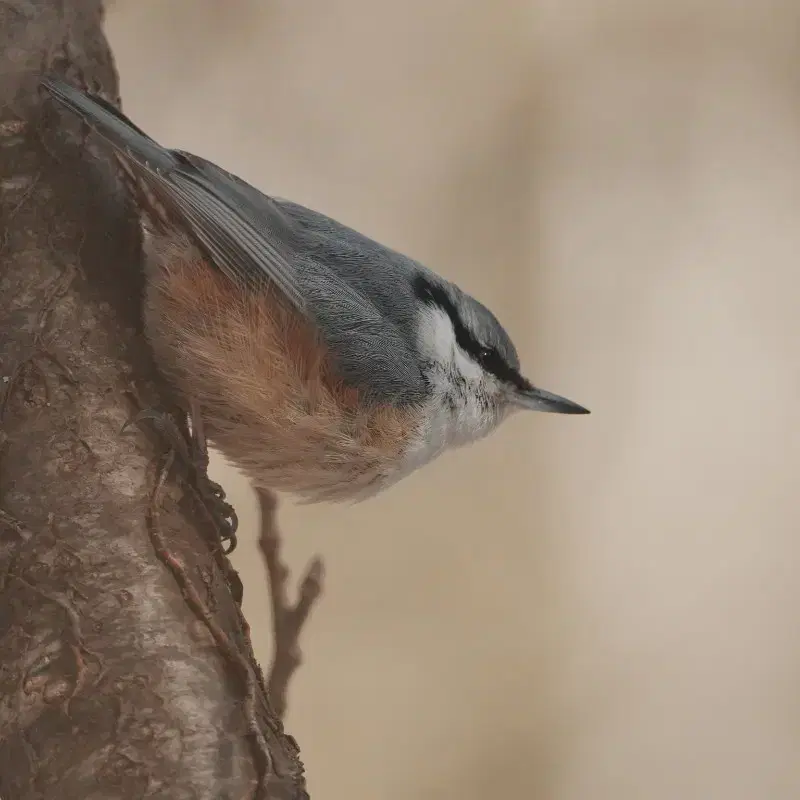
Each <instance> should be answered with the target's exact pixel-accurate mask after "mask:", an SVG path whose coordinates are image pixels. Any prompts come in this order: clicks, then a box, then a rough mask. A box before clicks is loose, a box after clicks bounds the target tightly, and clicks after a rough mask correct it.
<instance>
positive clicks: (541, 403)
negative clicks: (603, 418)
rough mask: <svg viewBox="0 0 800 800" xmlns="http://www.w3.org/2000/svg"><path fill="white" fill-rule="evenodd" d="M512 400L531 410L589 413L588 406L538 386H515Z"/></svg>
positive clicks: (517, 404)
mask: <svg viewBox="0 0 800 800" xmlns="http://www.w3.org/2000/svg"><path fill="white" fill-rule="evenodd" d="M509 399H510V401H511V403H512V404H513V405H515V406H517V407H518V408H526V409H528V410H530V411H548V412H550V413H551V414H589V413H590V411H589V409H588V408H584V407H583V406H579V405H578V404H577V403H573V402H572V400H567V398H566V397H560V396H559V395H557V394H553V393H552V392H547V391H545V390H544V389H538V388H537V387H536V386H533V385H530V384H529V385H528V386H527V387H524V388H519V387H515V388H514V390H513V392H512V393H511V396H510V398H509Z"/></svg>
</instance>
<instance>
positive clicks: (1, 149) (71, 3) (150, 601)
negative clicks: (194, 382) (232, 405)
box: [0, 0, 307, 800]
mask: <svg viewBox="0 0 800 800" xmlns="http://www.w3.org/2000/svg"><path fill="white" fill-rule="evenodd" d="M101 24H102V9H101V4H100V2H99V0H0V64H1V65H2V68H1V69H0V184H1V186H2V194H1V195H0V381H2V383H0V637H2V638H0V797H2V798H3V800H20V799H21V798H34V797H35V798H43V797H58V798H61V799H63V800H73V798H74V800H88V799H89V798H103V800H110V798H156V797H169V798H171V800H178V799H179V798H237V799H238V798H244V797H269V798H302V797H306V796H307V794H306V791H305V784H304V778H303V769H302V765H301V763H300V760H299V757H298V752H297V748H296V745H295V743H294V740H293V739H292V738H291V737H289V736H287V735H285V734H284V733H283V730H282V726H281V723H280V721H279V720H278V718H277V717H276V715H275V714H274V713H273V711H272V710H271V709H270V708H269V704H268V702H267V700H266V691H265V688H264V681H263V677H262V674H261V672H260V670H259V668H258V666H257V665H256V663H255V660H254V658H253V654H252V649H251V647H250V642H249V637H248V628H247V625H246V623H245V621H244V619H243V618H242V616H241V613H240V610H239V606H238V605H237V603H236V602H235V601H234V599H233V597H232V595H231V590H230V583H231V581H232V580H233V577H234V576H233V575H232V574H231V569H230V567H229V565H228V562H227V559H226V558H225V557H224V555H223V554H222V553H221V552H220V549H219V547H218V545H217V544H216V542H215V540H214V538H213V536H211V535H210V531H209V530H208V528H209V526H208V524H207V518H206V517H204V516H203V513H202V507H201V506H200V505H199V504H198V503H196V502H195V501H194V495H193V492H192V488H191V486H190V485H189V483H188V482H187V481H184V480H182V479H181V476H180V470H179V469H178V468H177V465H175V464H172V463H171V462H173V461H174V459H172V458H170V457H169V455H168V454H165V453H164V445H163V444H162V443H161V442H160V441H158V439H157V437H153V436H152V435H150V436H148V435H147V433H146V432H144V431H142V430H141V429H140V428H138V427H136V426H131V427H129V428H128V429H127V430H125V432H123V428H124V427H125V424H126V422H128V421H129V420H130V419H131V418H132V417H134V416H135V415H136V413H137V411H138V410H140V409H141V408H144V407H154V406H155V407H160V408H165V407H166V408H170V406H169V402H168V397H167V396H166V394H165V392H164V388H163V387H162V386H161V385H160V382H159V378H158V376H157V373H156V372H155V370H154V368H153V365H152V363H151V361H150V355H149V350H148V348H147V346H146V343H145V341H144V338H143V336H142V331H141V327H140V322H139V319H140V315H139V298H140V295H141V289H142V273H141V266H140V242H139V233H138V227H137V225H136V222H135V219H134V216H133V213H132V210H131V208H130V206H129V205H128V200H127V199H126V195H125V194H124V193H123V191H122V188H121V186H120V184H119V182H118V180H117V178H116V175H115V172H114V170H113V169H112V167H111V165H110V163H109V161H108V160H107V159H106V158H105V157H104V156H102V155H101V151H100V150H99V149H98V148H97V146H96V143H95V142H94V141H93V140H92V139H88V140H87V139H86V136H85V132H84V131H82V129H81V128H80V125H79V124H78V123H77V122H74V121H69V120H67V118H66V117H65V116H64V115H62V114H60V113H57V112H56V110H55V108H54V107H53V104H52V103H51V102H50V101H47V100H45V98H44V95H43V94H41V93H40V92H39V91H38V90H37V82H38V78H39V76H40V75H41V74H42V72H43V71H49V70H52V71H54V72H58V73H62V74H64V73H66V74H72V75H77V74H80V75H82V77H83V79H84V80H85V81H87V82H97V83H99V84H100V85H101V86H102V87H103V89H104V90H105V91H106V92H110V93H111V94H112V95H115V94H116V87H117V83H116V76H115V73H114V68H113V63H112V56H111V53H110V52H109V49H108V46H107V44H106V41H105V38H104V36H103V34H102V30H101Z"/></svg>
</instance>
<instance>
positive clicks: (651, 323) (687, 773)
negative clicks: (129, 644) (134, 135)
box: [108, 0, 800, 800]
mask: <svg viewBox="0 0 800 800" xmlns="http://www.w3.org/2000/svg"><path fill="white" fill-rule="evenodd" d="M799 22H800V6H798V5H797V4H796V3H789V2H783V3H782V2H779V0H773V1H772V2H770V0H761V2H759V3H755V2H747V3H746V2H727V3H723V2H721V0H706V2H699V1H696V2H691V1H690V0H675V2H673V3H670V4H663V3H662V4H645V3H636V2H633V0H621V1H620V2H611V0H605V1H602V0H597V1H596V2H592V0H539V1H538V2H537V0H527V2H526V0H494V2H492V3H487V2H483V0H439V2H434V3H431V2H427V0H408V2H405V3H397V2H387V0H325V2H313V3H308V2H306V3H302V2H297V0H227V2H224V3H223V2H214V1H213V0H170V1H169V2H168V3H167V2H163V0H136V2H133V1H132V0H120V1H119V2H118V3H116V4H115V5H114V7H113V10H112V12H111V14H110V15H109V20H108V29H109V32H110V35H111V39H112V43H113V46H114V49H115V52H116V55H117V58H118V62H119V68H120V72H121V76H122V93H123V97H124V101H125V107H126V109H127V111H128V112H129V113H131V114H132V115H133V116H134V117H135V119H136V120H137V121H138V122H140V123H141V124H142V125H143V126H144V127H146V128H147V129H148V130H149V131H150V132H152V133H153V134H154V135H156V136H158V137H161V138H162V139H163V140H164V142H165V143H167V144H173V145H175V146H179V147H182V148H185V149H189V150H194V151H196V152H198V153H201V154H203V155H205V156H207V157H210V158H212V159H214V160H217V161H218V162H220V163H221V164H222V165H224V166H225V167H227V168H229V169H231V170H233V171H234V172H237V173H239V174H241V175H243V176H245V177H246V178H248V179H249V180H250V181H252V182H253V183H255V184H256V185H258V186H259V187H260V188H262V189H264V190H266V191H269V192H273V193H276V194H279V195H283V196H287V197H291V198H293V199H295V200H297V201H299V202H303V203H306V204H308V205H311V206H312V207H316V208H318V209H320V210H322V211H326V212H328V213H331V214H333V215H334V216H337V217H339V218H340V219H341V220H342V221H345V222H347V223H350V224H352V225H354V226H356V227H358V228H360V229H362V230H363V231H365V232H366V233H369V234H371V235H373V236H374V237H376V238H379V239H381V240H383V241H385V242H386V243H387V244H391V245H393V246H395V247H398V248H400V249H402V250H405V251H406V252H408V253H409V254H411V255H414V256H416V257H418V258H420V259H421V260H424V261H426V262H428V263H430V264H431V265H432V266H435V267H436V268H437V269H438V270H439V271H441V272H442V273H443V274H445V275H447V276H449V277H451V278H453V279H455V280H457V281H458V282H460V283H461V284H462V285H463V286H464V288H466V289H467V290H469V291H472V292H473V293H475V294H477V295H478V296H480V297H481V298H482V299H484V300H485V301H486V302H487V303H488V304H489V305H490V306H492V307H493V308H494V309H495V310H496V311H497V312H498V314H499V316H501V318H502V319H503V320H504V322H505V323H506V324H507V327H508V328H509V329H510V330H511V331H512V333H513V334H514V336H515V338H516V340H517V343H518V345H519V347H520V350H521V352H522V354H523V359H524V362H525V364H526V366H527V367H528V371H529V372H530V374H531V376H532V377H533V378H534V379H535V380H536V381H538V382H540V383H541V384H542V385H544V386H545V387H547V388H550V389H552V390H554V391H557V392H561V393H564V394H566V395H567V396H569V397H572V398H574V399H575V400H577V401H579V402H582V403H585V404H586V405H588V406H589V407H590V408H591V409H592V411H593V414H592V416H590V417H585V418H570V417H557V416H544V415H542V416H535V415H529V416H525V417H522V416H520V417H517V418H515V419H513V421H511V422H510V423H508V424H507V425H506V426H505V428H504V429H503V430H502V431H501V432H500V433H498V434H497V435H496V436H494V437H493V438H492V439H491V440H488V441H486V442H484V443H481V444H480V445H478V446H475V447H473V448H471V449H469V450H467V451H462V452H460V453H456V454H452V455H450V456H449V457H445V458H443V459H442V460H440V461H439V462H438V463H436V464H435V465H433V466H432V467H429V468H428V469H427V470H426V471H424V472H422V473H421V474H418V475H417V476H415V477H413V478H411V479H409V480H408V481H406V482H405V483H404V484H402V485H401V486H399V487H397V488H396V489H395V490H394V491H392V492H391V493H389V494H387V495H386V496H385V497H382V498H380V499H377V500H375V501H373V502H370V503H367V504H364V505H361V506H356V507H353V508H345V507H342V508H338V507H336V508H293V507H290V506H288V505H285V506H284V507H283V511H282V517H281V519H282V524H283V528H284V531H285V532H286V534H287V540H288V543H287V548H288V555H289V557H290V560H291V563H292V564H294V565H296V566H297V568H298V570H299V569H300V568H301V567H302V565H303V564H304V563H305V562H306V561H307V559H308V558H309V556H310V555H311V554H313V553H315V552H321V553H322V554H324V556H325V559H326V562H327V566H328V576H329V577H328V589H327V595H326V597H325V599H324V602H323V603H322V605H321V606H320V607H319V609H318V610H317V612H316V614H315V615H314V617H313V619H312V622H311V624H310V626H309V628H308V630H307V632H306V637H305V642H304V645H305V653H306V656H307V661H306V664H305V665H304V667H303V668H302V670H301V672H300V674H299V675H298V677H297V679H296V681H295V683H294V685H293V688H292V693H291V698H290V705H291V708H290V718H289V721H288V725H289V729H290V730H291V732H292V733H294V734H295V735H296V736H297V738H298V740H299V742H300V744H301V746H302V749H303V754H304V758H305V761H306V765H307V768H308V774H309V780H310V786H311V790H312V794H313V795H314V796H315V797H325V798H328V799H329V800H336V798H367V797H370V798H380V799H381V800H395V798H397V799H398V800H399V799H400V798H403V799H404V800H405V799H406V798H408V797H416V798H423V799H424V798H441V797H454V798H455V797H457V798H460V800H470V799H471V798H475V799H476V800H477V799H478V798H481V800H485V798H487V797H496V796H503V797H527V798H546V799H547V800H550V799H551V798H552V799H553V800H585V799H586V798H592V800H641V798H648V800H674V798H678V797H679V798H697V799H698V800H708V799H709V798H725V800H740V799H741V800H755V799H756V798H770V800H790V799H796V798H798V797H800V755H798V753H799V752H800V692H798V685H799V684H800V627H799V626H798V624H797V616H798V609H797V606H798V604H800V588H798V586H800V582H798V578H797V575H798V571H800V530H799V528H800V526H799V525H798V523H800V511H799V510H798V509H799V508H800V506H799V504H798V501H797V500H796V499H795V497H794V491H795V484H796V482H797V477H798V468H800V433H799V431H800V426H798V421H797V404H798V390H800V366H798V357H797V356H798V341H799V340H800V315H798V313H797V305H798V291H800V263H798V261H799V259H798V254H800V225H798V215H800V181H799V180H798V177H799V176H800V80H799V79H798V77H799V76H800V53H799V52H798V49H797V42H796V31H797V26H798V23H799ZM218 471H219V475H220V476H221V477H222V480H223V481H224V483H225V484H226V485H227V486H229V487H230V493H231V496H232V497H233V499H234V501H235V502H236V503H237V505H238V507H239V510H240V518H241V519H242V533H241V537H242V539H243V541H242V544H241V545H240V548H239V550H238V552H237V554H236V563H237V565H238V567H239V568H240V569H241V570H242V572H243V577H244V581H245V586H246V598H247V602H246V605H247V613H248V616H249V619H250V622H251V624H252V625H253V628H254V635H255V638H256V645H257V647H258V649H259V653H260V655H261V658H262V659H263V661H264V663H265V665H266V664H267V663H268V660H269V655H270V637H269V616H268V615H269V611H268V603H267V596H266V591H265V586H264V582H263V581H264V579H263V575H262V572H261V567H260V563H259V561H258V557H257V554H256V551H255V527H256V520H255V505H254V501H253V498H252V496H251V495H250V492H249V490H248V488H247V487H246V486H245V485H244V483H243V482H242V481H241V480H240V479H238V478H237V477H236V476H235V475H233V474H232V473H231V472H230V471H228V470H226V469H225V468H224V466H219V467H218Z"/></svg>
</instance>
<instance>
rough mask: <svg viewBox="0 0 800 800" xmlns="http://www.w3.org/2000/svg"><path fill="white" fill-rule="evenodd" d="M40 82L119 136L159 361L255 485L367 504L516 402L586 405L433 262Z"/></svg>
mask: <svg viewBox="0 0 800 800" xmlns="http://www.w3.org/2000/svg"><path fill="white" fill-rule="evenodd" d="M43 85H44V86H45V88H46V89H47V90H48V91H49V92H50V93H51V94H52V95H53V96H54V97H55V98H57V99H58V100H59V101H60V102H61V103H62V104H63V105H65V106H66V107H67V108H69V109H71V110H72V111H73V112H74V113H76V114H78V115H79V116H80V117H82V118H83V120H84V121H85V122H86V123H87V124H88V125H89V126H90V127H91V128H93V129H94V130H95V131H96V132H97V133H99V134H100V135H101V136H102V137H103V138H104V139H105V140H107V141H108V143H109V144H110V145H111V146H112V147H113V148H114V151H115V156H116V158H117V160H118V161H119V163H120V165H121V166H122V168H123V170H124V172H125V173H126V176H127V180H128V182H129V184H130V185H132V186H133V188H134V192H135V196H136V199H137V202H138V204H139V206H140V208H141V212H142V221H143V230H144V239H145V251H146V253H147V255H148V267H147V291H146V298H145V304H144V306H145V311H144V314H145V331H146V334H147V336H148V338H149V340H150V343H151V345H152V348H153V350H154V352H155V355H156V358H157V362H158V364H159V367H160V368H161V370H162V371H163V372H164V374H165V375H166V377H167V379H168V380H169V381H170V383H171V384H172V385H173V387H174V388H175V389H176V390H177V392H178V394H179V395H180V396H181V398H182V401H183V402H184V403H185V406H186V408H187V410H188V411H189V412H190V415H191V418H192V424H193V428H196V427H197V426H199V424H200V423H201V422H202V425H203V427H204V428H205V433H206V434H207V435H208V438H209V439H210V441H212V442H213V443H214V444H215V445H216V446H217V447H218V448H219V449H220V450H221V451H222V453H223V454H224V455H225V456H226V457H227V458H228V459H229V460H230V461H231V462H232V463H234V464H235V465H237V466H238V467H240V468H241V469H242V470H243V471H244V472H245V473H246V474H247V475H248V476H249V477H250V478H251V479H252V480H253V481H254V482H255V484H257V485H258V486H261V487H265V488H270V489H277V490H281V491H286V492H289V493H292V494H295V495H297V496H299V497H300V498H302V499H304V500H305V501H308V502H317V501H323V500H331V501H335V500H359V499H363V498H365V497H369V496H371V495H374V494H376V493H378V492H380V491H381V490H383V489H385V488H387V487H388V486H390V485H392V484H394V483H396V482H397V481H399V480H400V479H402V478H403V477H405V476H407V475H408V474H409V473H411V472H413V471H414V470H416V469H417V468H419V467H421V466H423V465H424V464H426V463H428V462H429V461H431V460H432V459H433V458H435V457H436V456H438V455H439V454H440V453H441V452H442V451H444V450H445V449H447V448H450V447H455V446H460V445H464V444H467V443H469V442H473V441H476V440H478V439H480V438H482V437H484V436H486V435H487V434H489V433H490V432H491V431H492V430H494V429H495V428H496V427H497V426H498V425H499V424H500V423H501V422H502V420H503V419H504V418H505V417H507V416H508V414H509V413H510V412H512V411H514V410H515V409H532V410H535V411H552V412H556V413H560V414H586V413H588V411H587V410H586V409H585V408H583V407H581V406H579V405H577V404H576V403H573V402H572V401H570V400H567V399H565V398H563V397H559V396H558V395H554V394H551V393H550V392H547V391H544V390H543V389H539V388H537V387H536V386H534V385H533V384H532V383H530V381H528V380H527V379H526V378H524V377H523V376H522V374H521V373H520V362H519V357H518V355H517V351H516V348H515V347H514V345H513V343H512V342H511V339H510V338H509V336H508V334H507V333H506V331H505V330H504V329H503V327H502V325H500V323H499V322H498V320H497V319H496V318H495V316H494V315H493V314H492V313H491V312H490V311H489V310H488V309H487V308H486V307H485V306H483V305H481V303H479V302H478V301H477V300H475V299H473V298H472V297H470V296H469V295H468V294H466V293H464V292H463V291H461V289H459V288H458V287H457V286H455V285H454V284H452V283H450V282H448V281H446V280H444V279H443V278H441V277H440V276H439V275H437V274H436V273H435V272H432V271H431V270H429V269H427V268H426V267H424V266H423V265H422V264H420V263H418V262H416V261H413V260H412V259H410V258H408V257H406V256H404V255H401V254H400V253H398V252H396V251H394V250H390V249H389V248H387V247H384V246H383V245H380V244H378V243H377V242H375V241H373V240H371V239H369V238H367V237H366V236H363V235H362V234H360V233H358V232H356V231H354V230H352V229H351V228H348V227H346V226H345V225H342V224H340V223H338V222H336V221H335V220H333V219H330V218H329V217H327V216H324V215H323V214H319V213H317V212H315V211H311V210H310V209H308V208H304V207H303V206H301V205H298V204H296V203H292V202H288V201H286V200H281V199H277V198H273V197H267V196H266V195H263V194H262V193H261V192H259V191H258V190H257V189H255V188H253V187H252V186H250V185H249V184H247V183H245V182H244V181H242V180H241V179H240V178H237V177H236V176H235V175H232V174H231V173H229V172H226V171H225V170H223V169H221V168H220V167H218V166H216V165H215V164H213V163H211V162H210V161H206V160H205V159H203V158H200V157H199V156H195V155H192V154H190V153H187V152H183V151H180V150H168V149H166V148H164V147H162V146H161V145H160V144H158V143H157V142H155V141H154V140H153V139H151V138H150V137H149V136H147V135H146V134H145V133H144V132H143V131H141V130H140V129H139V128H137V127H136V126H135V125H134V124H133V123H132V122H131V121H130V120H129V119H128V118H127V117H126V116H125V115H123V114H122V113H121V112H120V111H119V110H118V109H117V108H116V107H115V106H113V105H112V104H111V103H109V102H108V101H106V100H105V99H104V98H102V97H100V96H95V95H92V94H89V93H86V92H84V91H81V90H79V89H76V88H74V87H72V86H70V85H68V84H65V83H63V82H61V81H58V80H50V79H48V80H45V81H44V82H43Z"/></svg>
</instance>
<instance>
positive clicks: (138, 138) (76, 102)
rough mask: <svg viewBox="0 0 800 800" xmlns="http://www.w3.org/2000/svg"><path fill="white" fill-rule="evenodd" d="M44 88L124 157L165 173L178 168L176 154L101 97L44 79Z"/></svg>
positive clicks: (60, 82)
mask: <svg viewBox="0 0 800 800" xmlns="http://www.w3.org/2000/svg"><path fill="white" fill-rule="evenodd" d="M42 86H44V88H45V89H47V91H48V92H49V93H50V94H51V95H52V96H53V97H54V98H55V99H56V100H58V101H59V102H60V103H61V104H62V105H64V106H65V107H66V108H68V109H70V111H72V112H73V113H74V114H77V115H78V116H79V117H81V118H82V119H83V120H85V122H86V123H87V124H88V125H89V126H90V127H91V128H92V129H94V130H95V131H97V133H98V134H100V136H102V137H103V138H104V139H106V140H107V141H108V142H109V144H111V146H112V147H114V148H115V149H116V150H118V151H119V152H120V154H121V155H123V156H125V157H126V158H128V159H131V160H133V161H135V162H137V163H138V164H139V165H140V166H142V167H146V168H148V169H152V170H157V171H158V172H161V173H165V172H168V171H169V170H171V169H172V168H174V167H175V166H176V164H177V163H178V162H177V159H176V157H175V155H174V154H173V153H172V152H171V151H169V150H167V149H166V148H165V147H162V146H161V145H160V144H159V143H158V142H156V141H155V140H154V139H152V138H151V137H150V136H148V135H147V134H146V133H145V132H144V131H143V130H141V129H140V128H137V127H136V125H134V124H133V123H132V122H131V121H130V120H129V119H128V118H127V117H126V116H125V115H124V114H123V113H122V112H121V111H120V110H119V109H118V108H116V107H115V106H113V105H112V104H111V103H109V102H108V101H107V100H105V99H103V98H102V97H99V96H98V95H90V94H88V93H86V92H83V91H81V90H80V89H76V88H75V87H74V86H70V85H69V84H68V83H65V82H63V81H60V80H57V79H54V78H44V79H43V80H42Z"/></svg>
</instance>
